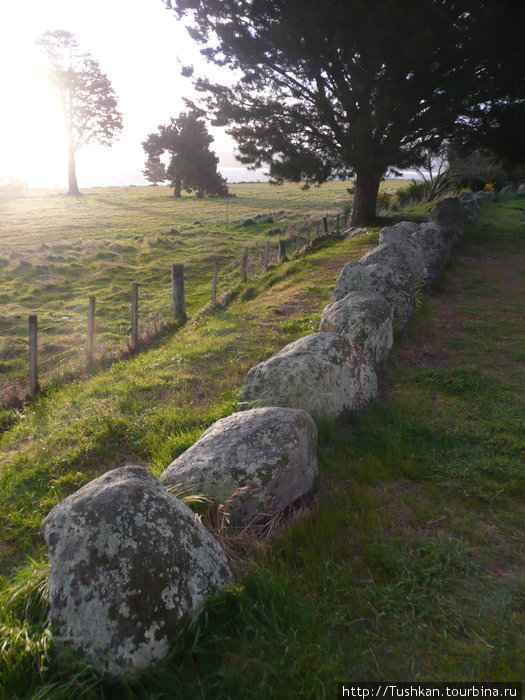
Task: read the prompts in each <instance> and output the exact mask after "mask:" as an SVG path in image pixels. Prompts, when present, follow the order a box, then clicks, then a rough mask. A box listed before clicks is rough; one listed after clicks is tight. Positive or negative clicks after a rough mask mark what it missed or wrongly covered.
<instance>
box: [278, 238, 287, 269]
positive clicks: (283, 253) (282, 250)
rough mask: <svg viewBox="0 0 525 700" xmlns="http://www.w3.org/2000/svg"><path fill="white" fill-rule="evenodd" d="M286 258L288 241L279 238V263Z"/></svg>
mask: <svg viewBox="0 0 525 700" xmlns="http://www.w3.org/2000/svg"><path fill="white" fill-rule="evenodd" d="M285 257H286V241H283V240H281V239H280V238H279V248H278V250H277V262H278V263H279V262H281V260H283V259H284V258H285Z"/></svg>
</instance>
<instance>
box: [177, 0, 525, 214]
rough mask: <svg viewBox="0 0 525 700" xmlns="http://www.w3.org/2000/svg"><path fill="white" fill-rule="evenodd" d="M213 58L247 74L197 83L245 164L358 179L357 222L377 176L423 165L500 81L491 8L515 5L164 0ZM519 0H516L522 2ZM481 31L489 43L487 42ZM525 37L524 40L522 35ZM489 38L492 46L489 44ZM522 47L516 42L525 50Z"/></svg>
mask: <svg viewBox="0 0 525 700" xmlns="http://www.w3.org/2000/svg"><path fill="white" fill-rule="evenodd" d="M164 2H165V4H166V5H167V6H168V8H171V9H173V10H175V12H176V14H177V15H178V17H179V18H181V17H183V16H187V17H188V18H189V20H190V25H189V29H190V33H191V34H192V36H193V37H194V38H195V39H196V40H198V41H200V42H203V43H205V44H206V47H205V48H204V49H203V54H204V55H205V57H206V58H207V59H208V60H209V61H212V62H214V63H216V64H217V65H220V66H228V67H230V68H232V69H234V70H235V71H236V72H237V75H239V74H240V79H239V80H238V81H237V83H236V84H235V85H233V86H232V85H230V86H224V85H217V84H213V83H211V82H210V81H209V80H207V79H200V80H197V81H196V86H197V88H199V89H200V90H202V91H203V92H204V93H205V94H206V95H208V98H207V103H206V104H207V107H208V109H210V110H211V111H212V113H213V114H214V118H215V122H214V123H216V124H219V125H226V126H227V127H228V131H229V133H230V134H232V135H233V136H234V138H235V139H236V141H237V144H238V149H239V154H240V158H239V159H240V160H241V162H244V163H245V164H248V165H254V166H260V165H261V164H267V165H269V168H270V174H271V175H272V176H273V177H275V178H277V179H279V178H280V179H291V180H301V179H302V180H307V181H317V182H323V181H324V180H326V179H327V178H329V177H334V176H346V175H349V174H352V175H355V177H356V187H355V199H354V206H353V212H352V223H353V224H358V223H362V222H364V221H366V220H369V219H371V218H373V217H374V216H375V207H376V198H377V192H378V188H379V182H380V179H381V177H383V176H384V175H385V173H386V172H387V171H388V170H389V168H392V167H394V168H406V167H409V166H412V165H414V164H417V163H418V162H421V154H422V149H426V148H436V146H437V145H438V144H439V143H440V142H441V141H442V139H443V138H444V137H446V136H448V135H449V133H450V132H451V131H452V128H453V125H454V124H455V122H456V121H457V119H458V116H460V115H462V114H465V113H467V112H468V109H469V108H471V107H472V106H473V105H474V104H479V103H480V102H483V100H488V99H489V98H490V96H491V91H494V90H495V89H496V88H497V83H494V82H493V81H491V80H490V78H492V77H494V76H495V74H497V69H498V66H497V64H493V65H491V64H490V60H491V58H492V57H493V56H494V53H495V52H494V51H493V50H492V48H493V47H492V46H491V44H490V42H491V26H490V24H488V25H486V24H485V25H484V20H486V18H487V7H488V6H489V5H490V6H491V11H492V8H494V7H496V6H497V5H498V4H499V5H509V7H512V4H511V3H509V2H507V0H500V2H499V3H497V2H496V0H491V2H489V1H488V0H323V2H319V0H164ZM515 5H519V3H515ZM482 36H484V37H485V39H484V42H485V46H483V42H482V41H481V40H480V39H481V37H482ZM520 41H521V40H520ZM487 42H488V44H489V50H488V51H485V50H484V49H485V48H486V45H487ZM520 45H521V43H518V46H520Z"/></svg>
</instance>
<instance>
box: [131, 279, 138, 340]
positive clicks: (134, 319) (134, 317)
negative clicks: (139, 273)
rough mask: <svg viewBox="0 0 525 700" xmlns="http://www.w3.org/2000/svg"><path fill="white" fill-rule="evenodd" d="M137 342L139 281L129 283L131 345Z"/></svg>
mask: <svg viewBox="0 0 525 700" xmlns="http://www.w3.org/2000/svg"><path fill="white" fill-rule="evenodd" d="M138 344H139V283H138V282H133V284H132V285H131V347H132V348H134V349H135V348H136V347H137V345H138Z"/></svg>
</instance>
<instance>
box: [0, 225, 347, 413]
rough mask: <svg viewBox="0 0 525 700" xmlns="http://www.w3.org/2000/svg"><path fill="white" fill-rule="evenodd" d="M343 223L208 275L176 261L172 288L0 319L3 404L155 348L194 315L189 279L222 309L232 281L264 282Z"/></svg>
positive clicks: (212, 264)
mask: <svg viewBox="0 0 525 700" xmlns="http://www.w3.org/2000/svg"><path fill="white" fill-rule="evenodd" d="M339 224H340V222H339V216H337V218H336V219H334V220H333V221H330V222H329V221H328V219H327V217H324V218H323V219H322V220H320V221H317V222H314V224H313V231H312V229H311V227H310V228H308V229H307V230H306V231H302V232H297V231H296V230H291V231H288V233H287V237H286V239H285V238H281V236H280V235H279V237H278V238H277V241H275V240H273V241H270V240H267V241H266V242H265V245H264V246H263V247H262V248H261V247H259V248H258V249H256V250H254V249H250V248H248V247H246V248H244V251H243V254H242V257H241V259H240V260H239V259H237V260H233V261H231V260H229V261H224V260H222V263H221V260H220V259H219V257H217V256H215V257H211V258H210V259H209V261H208V263H207V265H206V268H205V270H204V271H203V264H199V265H192V266H191V268H196V270H197V272H196V273H195V271H193V272H194V274H193V275H190V276H189V279H188V274H187V270H186V272H185V268H184V266H183V265H181V264H174V265H172V266H171V284H169V283H167V282H164V283H162V284H161V283H156V284H153V283H150V284H144V283H137V282H134V283H133V284H131V286H130V287H128V288H124V289H120V290H117V291H116V292H114V293H112V294H109V295H108V294H106V293H104V290H100V292H99V293H98V294H93V295H91V296H89V297H88V298H87V299H86V297H84V300H85V301H84V302H82V305H81V310H78V311H77V312H76V313H71V312H69V311H68V314H67V315H65V314H64V315H55V316H54V317H53V316H52V315H50V314H49V313H45V312H41V313H40V315H39V316H37V315H31V316H29V317H28V318H27V317H26V318H25V319H24V318H22V317H19V321H20V323H19V325H10V326H9V327H7V328H2V319H1V318H0V373H1V374H3V380H2V382H1V384H0V405H3V406H4V407H9V406H17V405H18V404H19V403H20V402H21V401H22V402H23V400H26V399H27V398H30V397H34V396H35V395H36V394H38V393H39V392H40V391H42V389H43V388H44V387H47V386H49V385H51V384H53V383H56V382H62V381H64V380H65V379H66V380H67V378H69V377H71V378H73V377H78V376H80V375H81V374H83V373H84V374H85V373H86V372H90V371H91V370H93V369H94V368H96V367H97V366H99V365H102V364H104V363H107V362H108V361H111V360H113V359H118V358H119V357H124V356H126V355H127V354H131V353H133V352H135V351H136V350H138V349H139V348H140V347H144V346H147V344H148V342H149V341H151V340H152V339H153V338H154V337H156V336H158V335H159V333H161V332H162V331H163V330H165V329H166V328H167V327H169V326H173V325H174V324H176V323H177V322H179V321H181V320H182V319H184V318H186V292H185V282H186V283H187V282H189V281H191V286H192V288H193V287H194V288H195V289H194V296H195V297H196V300H197V303H199V302H200V303H201V307H203V306H205V305H207V304H211V305H212V306H215V305H217V304H218V299H219V293H220V292H221V291H222V292H226V291H227V290H226V289H224V285H225V284H229V285H230V287H231V284H232V283H234V284H235V283H238V282H241V283H247V282H248V281H251V280H253V279H255V278H257V277H260V276H261V275H263V274H265V272H266V271H267V270H268V269H269V268H270V267H272V266H273V265H276V264H278V263H279V262H281V261H282V260H283V258H286V257H291V256H292V255H293V254H294V253H296V252H298V251H300V250H301V249H303V248H304V247H305V246H308V245H309V244H310V243H311V241H312V240H313V239H315V238H318V237H324V236H327V235H329V233H330V225H331V227H332V231H336V232H337V233H339ZM191 268H190V269H191ZM165 279H166V280H167V279H168V275H167V274H166V276H165ZM221 282H222V285H221ZM206 297H207V298H206ZM193 305H195V301H194V302H193ZM82 307H83V309H82ZM117 309H118V313H117ZM5 322H6V323H7V322H8V319H5ZM11 323H12V319H11ZM24 327H25V328H24Z"/></svg>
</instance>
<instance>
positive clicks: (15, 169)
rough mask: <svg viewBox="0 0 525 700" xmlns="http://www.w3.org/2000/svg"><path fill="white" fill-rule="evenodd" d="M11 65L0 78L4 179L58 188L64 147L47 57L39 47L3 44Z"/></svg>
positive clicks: (0, 162)
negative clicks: (47, 72) (48, 78)
mask: <svg viewBox="0 0 525 700" xmlns="http://www.w3.org/2000/svg"><path fill="white" fill-rule="evenodd" d="M1 59H2V60H3V63H4V65H9V66H10V69H9V71H4V72H3V75H2V77H1V78H0V85H1V93H2V98H3V99H2V102H3V109H2V111H1V112H0V154H1V156H0V178H2V179H3V180H4V181H6V180H10V179H13V178H18V179H20V180H22V181H24V182H27V183H28V185H29V186H30V187H54V186H56V185H57V184H59V183H62V182H63V180H64V172H65V168H66V165H65V147H64V133H63V124H62V117H61V114H60V110H59V106H58V103H57V102H56V100H55V97H54V95H53V94H52V92H51V89H50V88H49V87H48V86H47V84H46V81H45V78H44V75H43V69H44V65H45V64H44V59H43V57H42V56H41V55H40V52H39V51H38V50H37V48H36V47H35V46H33V45H32V44H30V43H28V44H26V45H25V46H23V45H22V46H21V45H20V44H16V45H15V43H14V42H13V43H12V44H11V46H9V45H6V44H5V43H4V45H3V47H2V55H1Z"/></svg>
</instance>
